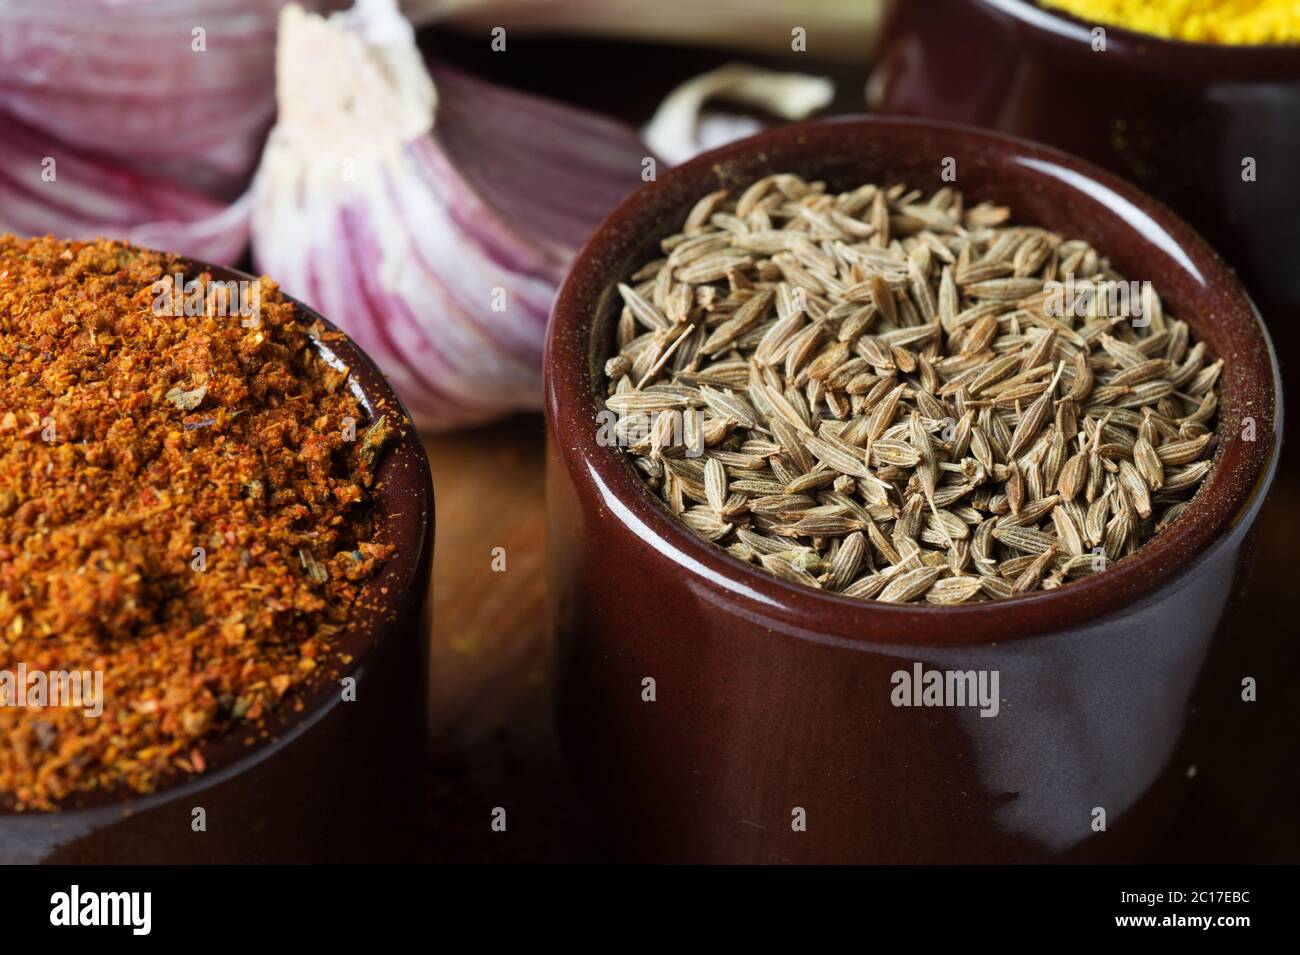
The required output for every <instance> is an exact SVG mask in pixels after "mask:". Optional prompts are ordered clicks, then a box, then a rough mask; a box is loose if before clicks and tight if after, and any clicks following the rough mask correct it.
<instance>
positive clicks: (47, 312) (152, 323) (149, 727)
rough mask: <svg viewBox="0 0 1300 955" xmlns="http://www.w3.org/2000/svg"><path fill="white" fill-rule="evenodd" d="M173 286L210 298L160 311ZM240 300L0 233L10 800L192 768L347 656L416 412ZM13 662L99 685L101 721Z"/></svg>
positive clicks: (2, 655) (386, 550)
mask: <svg viewBox="0 0 1300 955" xmlns="http://www.w3.org/2000/svg"><path fill="white" fill-rule="evenodd" d="M178 273H180V274H182V275H183V281H191V282H192V281H195V280H197V282H198V285H197V286H192V287H191V288H190V289H188V290H186V289H184V288H181V289H177V290H176V292H175V294H174V296H173V297H171V298H168V299H166V300H165V301H166V302H167V304H165V305H164V306H163V307H159V302H160V297H159V296H160V289H163V290H167V289H168V284H167V283H169V282H170V281H171V280H170V278H168V277H170V276H173V275H176V274H178ZM160 280H161V281H162V282H163V284H162V285H159V284H158V283H159V281H160ZM247 291H248V292H250V293H252V294H251V295H248V296H246V298H251V299H252V301H254V302H256V303H257V306H256V309H255V311H251V312H237V311H235V310H233V309H232V308H231V305H232V304H234V302H235V298H237V296H235V295H234V293H233V292H231V291H230V290H229V289H226V290H223V289H222V287H221V286H219V285H217V284H215V283H213V282H212V281H211V277H210V276H206V275H205V276H199V275H193V274H191V275H184V274H183V264H182V263H180V262H178V261H176V260H173V259H172V258H170V257H168V256H165V255H162V254H160V253H155V252H149V251H144V250H140V249H136V248H132V247H129V246H125V245H122V244H120V243H116V242H109V241H103V240H101V241H98V242H93V243H80V242H61V241H57V240H54V239H48V238H47V239H32V240H27V239H16V238H13V237H11V236H5V237H0V676H3V675H4V674H5V673H8V674H9V675H10V677H9V683H8V684H7V685H6V684H4V681H3V680H0V695H4V694H9V696H10V698H9V699H8V700H6V701H0V702H5V703H6V704H7V705H0V805H8V806H10V807H17V808H50V807H51V806H53V805H54V804H55V803H56V802H57V801H59V800H61V799H63V798H64V797H67V796H68V795H69V794H73V793H77V792H80V791H85V790H90V789H95V788H100V787H107V788H111V789H114V790H134V791H140V792H147V791H150V790H152V789H154V788H156V787H157V786H158V785H160V784H162V783H163V782H164V781H167V780H169V779H172V778H175V777H178V776H181V775H184V774H188V773H195V772H202V771H203V770H204V769H205V768H206V761H205V759H204V755H203V744H204V743H205V742H206V741H209V740H211V739H213V738H214V737H218V736H228V737H230V738H231V739H234V740H238V741H240V742H251V741H254V740H256V739H258V738H259V737H260V736H261V735H262V732H263V721H264V720H265V719H266V718H267V717H268V716H270V715H271V714H273V713H275V712H277V711H281V710H283V709H285V708H288V709H289V711H292V709H296V708H301V706H302V691H303V690H304V688H305V687H307V686H308V685H309V684H311V683H312V682H313V681H315V680H319V679H324V678H325V677H326V675H327V674H330V673H332V672H335V671H337V670H338V668H339V667H341V666H345V665H346V664H347V663H348V662H349V661H348V660H347V659H346V658H345V657H343V655H342V654H338V653H336V652H335V649H334V644H335V641H336V637H337V636H338V634H339V633H340V632H341V630H342V629H343V628H344V627H345V626H346V625H347V622H348V619H349V617H348V615H349V613H350V612H352V611H353V610H354V609H355V608H356V607H357V606H358V604H359V603H362V602H363V587H364V583H365V581H366V580H367V579H368V578H370V577H371V576H372V575H374V574H375V573H376V571H377V570H378V568H379V567H380V566H381V565H382V564H383V562H384V561H385V560H386V559H387V558H388V557H389V556H390V554H391V547H389V546H388V545H384V544H380V543H378V542H377V540H376V527H375V521H374V515H373V514H372V513H371V510H372V509H371V507H370V503H369V502H370V497H371V493H372V491H373V489H374V481H375V469H376V465H377V461H378V458H379V454H380V451H381V448H382V446H383V445H384V443H385V442H386V441H387V440H388V439H389V438H391V436H392V435H393V434H394V433H395V429H397V428H400V427H405V422H404V421H402V419H401V415H400V412H398V411H397V409H389V408H381V409H379V413H380V417H379V419H378V420H376V421H371V420H369V419H368V417H367V414H366V412H365V409H363V408H362V407H361V405H360V404H359V403H358V401H357V399H356V397H355V396H354V395H353V393H352V391H351V390H350V388H349V387H348V378H349V373H348V371H347V370H346V369H343V370H340V369H336V368H333V367H331V366H330V365H329V364H328V363H327V362H326V361H325V360H324V359H323V358H322V357H321V356H320V354H319V352H318V351H317V349H316V348H314V347H313V344H312V335H315V336H317V337H320V338H322V339H323V340H325V341H326V342H328V341H330V340H332V339H333V338H334V337H335V336H338V333H334V332H327V331H326V330H324V329H322V328H314V329H312V328H308V327H306V326H304V325H302V324H301V323H300V322H299V321H298V313H297V311H296V310H295V308H294V306H293V305H292V304H291V303H289V302H288V301H286V300H285V299H284V298H283V297H282V296H281V295H280V294H279V292H278V291H277V289H276V286H275V284H274V283H273V282H271V281H270V280H268V279H265V278H263V279H261V280H260V281H259V282H258V283H256V288H255V289H249V290H247ZM182 292H187V293H188V294H185V295H182V294H181V293H182ZM172 302H181V303H185V304H184V307H179V306H178V307H176V308H175V309H173V308H172V306H171V304H170V303H172ZM196 302H197V305H195V303H196ZM242 304H243V305H245V306H246V305H247V301H244V302H242ZM178 313H179V314H178ZM338 337H341V336H338ZM349 422H352V423H354V424H351V425H350V424H349ZM20 667H21V668H23V669H24V670H25V671H26V672H27V673H29V674H31V673H44V674H56V673H59V672H78V673H80V672H83V671H85V672H93V671H99V672H101V673H102V681H103V710H102V714H100V715H99V716H97V717H89V716H86V715H85V713H84V710H83V709H82V708H74V707H69V706H58V707H56V706H49V705H31V703H32V700H31V699H30V698H28V699H27V703H28V704H29V705H26V706H18V705H14V702H15V701H14V699H13V694H14V693H16V692H21V690H22V688H19V687H16V686H15V685H14V684H13V678H14V675H15V674H16V673H17V671H18V669H19V668H20ZM37 702H39V700H38V701H37Z"/></svg>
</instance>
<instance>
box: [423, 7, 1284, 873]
mask: <svg viewBox="0 0 1300 955" xmlns="http://www.w3.org/2000/svg"><path fill="white" fill-rule="evenodd" d="M422 43H423V44H424V46H425V48H426V49H427V50H430V51H432V52H434V53H435V54H436V55H439V56H443V57H445V58H446V59H448V60H449V61H451V62H453V63H456V64H457V65H459V66H462V67H463V68H465V69H468V70H471V71H472V72H475V73H477V74H479V75H482V76H485V77H488V78H491V79H494V80H497V81H499V82H502V83H505V84H508V85H512V86H516V87H518V88H520V89H525V90H528V91H530V92H533V93H537V94H539V95H545V96H551V97H554V98H557V99H562V100H566V101H568V102H571V103H574V104H577V105H581V106H585V107H587V108H590V109H594V110H598V111H601V112H604V113H607V114H609V115H612V116H617V117H620V118H623V119H625V120H627V121H629V122H632V123H635V124H638V125H639V124H642V123H644V122H645V121H646V120H647V119H649V117H650V116H651V114H652V113H653V111H654V108H655V107H656V106H657V105H658V103H659V101H660V100H661V99H662V98H663V96H664V95H666V94H667V92H668V91H670V90H671V89H672V88H673V87H674V86H675V85H676V84H677V83H679V82H681V81H682V80H684V79H687V78H689V77H691V76H694V75H697V74H698V73H702V72H704V71H706V70H709V69H712V68H714V67H717V66H720V65H722V64H723V63H726V62H729V61H731V60H733V59H742V57H737V56H733V55H730V54H726V53H721V52H717V51H708V50H683V49H674V48H667V47H662V46H655V45H647V44H628V43H614V42H607V41H579V40H556V39H534V38H528V37H522V36H517V35H512V36H511V39H510V47H509V49H510V52H509V54H508V55H500V54H493V53H491V52H490V51H489V50H488V43H487V40H486V39H485V38H483V37H473V36H456V35H453V34H448V33H444V32H441V31H439V32H426V33H425V34H423V35H422ZM743 59H744V60H745V61H747V62H755V63H761V64H764V65H772V66H785V67H787V68H792V69H798V70H800V71H802V72H810V73H819V74H822V75H828V76H831V77H833V78H834V79H835V80H836V81H837V90H838V93H837V98H836V102H835V106H834V109H833V110H832V111H834V112H861V111H862V89H863V84H864V82H865V79H866V75H867V64H866V62H865V61H864V62H863V63H862V64H844V63H818V62H817V61H816V60H815V59H810V58H800V59H799V60H798V61H797V62H795V63H786V64H781V63H779V62H774V61H766V62H764V61H763V60H761V59H759V58H755V57H752V56H746V57H743ZM1291 267H1292V268H1297V267H1300V263H1291ZM1260 304H1261V308H1262V311H1263V312H1264V314H1265V318H1266V322H1267V323H1268V325H1269V327H1270V329H1271V330H1272V332H1273V335H1274V338H1275V340H1276V342H1277V345H1278V351H1279V354H1280V356H1281V358H1282V361H1283V363H1284V371H1285V372H1286V373H1287V377H1288V378H1290V377H1291V376H1292V373H1293V372H1294V369H1293V368H1292V367H1291V364H1292V363H1291V362H1290V361H1289V359H1290V356H1293V355H1297V354H1300V352H1297V349H1298V348H1300V341H1298V340H1297V338H1298V336H1297V335H1296V332H1295V328H1296V325H1297V323H1300V314H1296V313H1294V312H1291V313H1287V312H1284V311H1281V310H1279V309H1276V308H1273V307H1271V306H1270V305H1269V303H1260ZM1297 385H1300V382H1297ZM1293 393H1294V390H1293ZM1289 430H1292V431H1294V428H1291V429H1289ZM425 445H426V447H427V449H428V452H429V458H430V461H431V463H432V466H433V479H434V489H435V495H436V497H437V521H438V530H437V544H436V548H435V560H434V571H433V576H434V584H433V588H434V589H433V593H434V622H433V631H432V633H431V635H430V641H431V644H430V650H431V652H430V700H429V715H430V725H431V739H430V752H429V779H430V786H431V791H432V799H431V800H430V801H429V804H428V806H429V809H428V815H427V818H426V819H425V824H424V831H423V834H422V838H421V841H420V846H419V857H420V860H421V861H426V862H582V861H599V860H605V859H608V858H609V857H610V856H609V853H608V851H607V850H606V848H605V846H604V840H603V839H602V837H601V833H600V832H599V831H597V830H596V829H595V827H594V826H593V825H592V823H591V822H590V820H589V817H588V815H587V813H586V811H585V810H584V808H583V806H582V802H581V800H580V799H579V797H578V796H577V794H576V792H575V791H574V789H573V786H572V783H571V782H570V779H569V777H568V775H567V773H566V771H565V768H564V765H563V760H562V758H561V755H560V752H559V749H558V746H557V743H556V740H555V735H554V731H553V729H552V723H551V713H550V687H549V684H548V675H547V661H548V653H549V647H548V640H547V634H546V592H545V589H546V587H545V566H546V541H545V523H546V515H545V492H544V473H543V470H544V454H543V449H544V432H543V422H542V419H541V417H540V415H520V416H517V417H515V418H512V419H511V420H509V421H506V422H504V423H501V424H498V425H494V426H491V427H487V428H483V429H479V430H475V431H470V432H465V433H461V434H455V435H450V436H440V437H430V438H427V439H426V442H425ZM1296 447H1297V445H1296V442H1295V440H1291V441H1290V442H1289V447H1288V449H1287V450H1285V451H1284V455H1283V464H1282V470H1281V473H1280V474H1279V476H1278V480H1277V483H1276V484H1275V485H1274V488H1273V492H1272V494H1271V496H1270V498H1269V500H1268V502H1267V504H1266V505H1265V510H1264V513H1263V515H1262V517H1261V519H1260V521H1259V525H1258V527H1259V534H1258V539H1257V553H1256V556H1255V561H1254V564H1253V571H1252V573H1251V576H1250V579H1249V582H1248V585H1247V590H1246V593H1245V595H1244V598H1243V599H1242V600H1241V601H1240V603H1239V604H1238V605H1237V607H1236V608H1235V610H1234V611H1233V614H1232V616H1231V617H1230V619H1229V620H1228V621H1226V622H1225V626H1224V632H1223V635H1222V638H1221V640H1220V642H1219V647H1218V649H1217V650H1216V651H1215V654H1214V655H1213V657H1212V658H1211V660H1210V662H1209V664H1208V666H1209V667H1210V668H1212V672H1213V673H1216V674H1229V675H1231V676H1232V679H1231V680H1226V681H1221V682H1223V685H1225V686H1232V685H1235V684H1236V683H1237V682H1238V681H1239V679H1240V677H1239V676H1237V674H1240V675H1241V676H1246V675H1249V676H1254V677H1255V678H1256V679H1257V681H1258V684H1259V700H1258V702H1257V703H1254V704H1244V703H1236V702H1235V701H1233V702H1234V703H1235V705H1229V706H1222V707H1219V708H1217V709H1216V710H1215V712H1214V713H1213V715H1212V716H1211V715H1206V714H1198V716H1197V718H1196V726H1197V732H1198V734H1201V735H1202V737H1203V738H1204V740H1205V745H1204V747H1203V752H1205V753H1206V754H1208V758H1206V759H1202V760H1201V761H1200V762H1198V764H1197V766H1196V773H1195V775H1194V776H1193V777H1191V778H1188V779H1187V780H1186V786H1187V800H1186V804H1185V806H1184V808H1183V810H1182V812H1181V813H1180V814H1179V816H1178V817H1177V818H1176V819H1175V820H1173V823H1172V830H1171V835H1170V837H1169V839H1168V840H1167V843H1166V845H1165V847H1164V848H1163V850H1162V851H1161V853H1160V854H1159V856H1158V858H1156V859H1153V860H1152V861H1168V862H1216V861H1217V862H1296V861H1300V827H1298V822H1297V820H1298V819H1300V809H1298V807H1300V759H1298V758H1297V757H1298V756H1300V746H1298V745H1297V740H1296V734H1297V731H1298V730H1300V640H1298V639H1297V637H1298V635H1300V627H1297V621H1300V574H1298V572H1297V571H1298V570H1300V540H1298V538H1300V462H1297V460H1296V453H1295V449H1296ZM494 547H504V548H505V549H506V553H507V567H508V569H507V571H506V572H505V573H495V572H493V571H492V569H491V560H492V548H494ZM495 806H504V807H506V808H507V810H508V813H509V828H508V831H507V832H506V833H494V832H492V831H491V829H490V827H489V822H490V815H491V811H492V808H493V807H495Z"/></svg>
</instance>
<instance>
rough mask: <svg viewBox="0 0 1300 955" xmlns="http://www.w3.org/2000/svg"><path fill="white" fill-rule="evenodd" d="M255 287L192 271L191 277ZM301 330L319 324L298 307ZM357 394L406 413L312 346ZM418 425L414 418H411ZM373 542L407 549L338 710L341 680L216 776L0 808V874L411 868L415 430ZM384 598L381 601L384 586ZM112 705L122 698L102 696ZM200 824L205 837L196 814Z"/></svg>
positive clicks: (344, 354)
mask: <svg viewBox="0 0 1300 955" xmlns="http://www.w3.org/2000/svg"><path fill="white" fill-rule="evenodd" d="M203 271H209V272H211V273H212V274H213V276H214V277H215V278H217V279H220V280H223V281H229V280H231V279H239V280H243V279H251V278H252V277H251V276H248V275H245V274H244V273H242V272H236V271H234V270H232V269H223V268H220V267H217V266H211V265H205V264H199V263H193V264H191V265H190V266H189V267H188V268H187V270H186V274H187V275H198V274H199V273H200V272H203ZM294 304H295V306H296V307H297V308H298V309H299V310H300V312H301V315H302V318H303V320H304V321H305V322H306V323H308V324H310V323H311V321H312V320H313V319H319V320H320V321H321V323H322V324H323V325H324V326H326V327H327V328H330V329H333V328H334V326H333V325H332V324H330V323H329V322H328V321H326V320H325V319H323V318H321V316H319V315H318V314H317V313H316V312H314V311H312V310H311V309H309V308H307V307H306V306H305V305H302V303H300V302H296V301H295V302H294ZM317 347H318V348H320V349H321V351H322V352H323V353H324V354H325V356H326V358H327V359H329V360H330V361H331V362H332V363H336V362H342V363H343V364H344V365H347V366H348V367H349V368H350V369H351V371H352V374H353V377H352V379H351V384H352V387H353V389H354V391H355V392H356V394H357V397H358V399H359V400H360V401H361V403H362V405H363V407H364V408H365V409H366V411H367V414H368V415H375V408H376V407H377V402H378V400H379V399H380V398H384V399H386V401H387V405H388V407H389V408H398V409H401V411H402V413H403V414H405V413H406V409H405V407H404V406H403V405H402V404H401V401H400V400H399V399H398V398H397V396H396V395H395V394H394V393H393V391H392V389H391V388H390V387H389V385H388V383H387V382H386V381H385V380H384V377H383V375H382V374H381V373H380V372H379V370H378V369H377V368H376V367H375V366H374V364H373V363H372V362H371V361H370V359H369V358H368V357H367V356H366V355H365V354H364V353H363V352H362V351H361V350H360V349H359V348H357V347H356V345H354V344H353V343H352V342H351V340H347V341H344V342H329V343H321V342H318V343H317ZM407 417H408V419H409V415H407ZM376 477H377V481H376V486H375V492H374V506H375V507H376V508H377V509H378V513H379V514H380V515H381V516H380V520H379V522H378V527H379V538H380V540H381V541H383V542H385V543H391V544H395V545H396V546H397V552H396V554H395V555H394V556H393V558H392V559H390V560H389V561H388V562H387V563H386V564H385V565H384V566H383V568H382V569H381V570H380V572H379V573H378V574H377V575H376V576H375V577H374V578H373V579H372V580H371V581H370V582H369V583H368V584H367V585H366V594H365V602H366V603H367V604H368V605H377V606H378V608H379V609H378V610H369V609H367V610H364V611H362V612H359V613H358V614H357V620H356V622H355V624H354V625H353V626H351V627H350V628H349V629H348V631H347V632H346V633H345V634H344V635H343V636H342V637H341V639H339V640H338V642H337V644H336V646H337V648H338V649H339V650H340V651H342V652H346V653H348V654H351V656H352V657H353V662H352V663H351V665H349V666H346V667H343V668H341V669H340V671H339V674H338V675H339V677H340V678H342V677H343V676H351V677H354V678H355V679H356V699H355V701H351V702H344V701H343V700H342V693H341V690H340V683H339V681H338V680H328V679H327V680H323V681H321V683H320V684H319V685H317V686H315V687H313V688H311V689H310V690H309V691H308V692H307V694H306V696H305V697H304V703H305V707H304V709H303V711H302V712H301V713H293V712H281V713H277V714H273V715H272V717H271V718H270V719H269V720H268V727H269V728H270V730H271V733H270V737H269V738H268V739H266V740H262V741H260V742H258V743H257V744H256V745H254V746H253V747H248V746H246V745H244V743H243V741H242V737H239V738H231V739H229V740H222V741H216V742H214V743H212V744H210V745H208V746H206V747H204V753H205V756H206V760H207V763H208V769H207V771H206V772H205V773H204V774H202V775H199V776H189V777H183V778H182V779H180V780H178V781H177V782H176V783H175V784H173V785H171V786H169V787H167V788H164V789H162V790H160V791H158V792H156V793H153V794H150V795H146V796H139V795H134V794H122V793H95V794H90V795H87V796H83V797H77V798H72V799H69V800H68V801H67V802H66V803H65V804H64V806H63V808H62V810H61V811H59V812H52V813H42V812H18V813H16V812H6V811H0V862H2V863H15V862H54V863H141V862H145V863H153V862H171V863H211V862H222V863H225V862H299V863H300V862H344V861H371V860H374V861H379V860H401V859H403V858H405V857H406V855H407V853H408V851H409V846H410V830H411V827H413V826H414V825H416V824H417V822H418V819H419V811H420V802H421V798H420V786H421V774H420V772H419V766H420V761H421V758H422V755H423V747H424V732H423V730H424V719H425V716H424V713H425V709H424V686H425V682H426V676H425V660H426V657H427V645H426V642H425V637H424V635H425V633H426V632H427V618H428V612H429V586H428V580H429V568H430V561H431V560H432V556H433V487H432V483H431V481H430V476H429V462H428V459H427V458H426V457H425V454H424V448H423V445H422V444H421V443H420V439H419V437H418V436H417V435H416V433H415V429H414V428H411V427H408V428H407V429H406V430H405V431H404V433H403V434H402V435H401V436H400V438H399V439H398V440H397V442H396V443H395V444H394V445H392V446H390V447H389V448H388V450H387V451H386V452H385V454H384V456H383V458H382V460H381V462H380V466H379V471H378V473H377V475H376ZM383 588H386V590H385V589H383ZM106 691H107V693H108V694H109V699H110V700H111V698H112V688H111V687H107V688H106ZM198 807H202V808H203V809H204V810H205V812H206V823H207V830H206V831H205V832H195V831H193V829H192V826H191V823H192V820H193V810H194V809H195V808H198Z"/></svg>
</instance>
